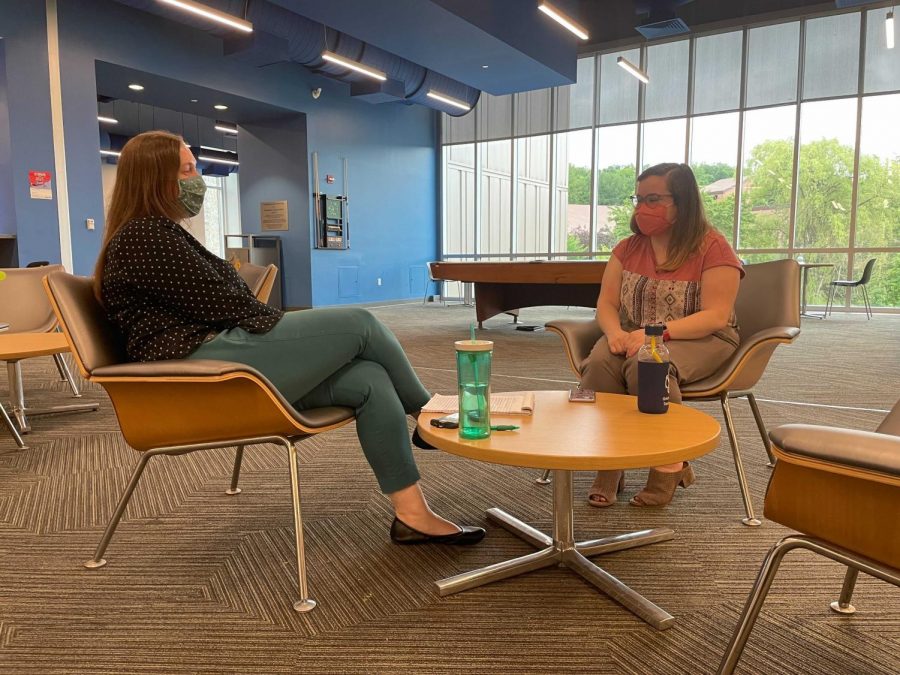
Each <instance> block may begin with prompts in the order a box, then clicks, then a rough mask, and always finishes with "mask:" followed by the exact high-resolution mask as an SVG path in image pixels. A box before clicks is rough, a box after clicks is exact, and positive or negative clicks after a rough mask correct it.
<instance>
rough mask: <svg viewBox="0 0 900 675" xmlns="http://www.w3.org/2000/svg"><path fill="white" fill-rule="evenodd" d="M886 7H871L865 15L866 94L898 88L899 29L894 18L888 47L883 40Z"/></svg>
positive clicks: (899, 70)
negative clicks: (892, 46) (892, 43)
mask: <svg viewBox="0 0 900 675" xmlns="http://www.w3.org/2000/svg"><path fill="white" fill-rule="evenodd" d="M887 12H888V8H887V7H884V8H882V9H873V10H871V11H870V12H868V16H867V17H866V61H865V63H866V72H865V85H864V90H865V92H866V93H867V94H872V93H876V92H881V91H896V90H898V89H900V49H898V47H900V31H898V28H897V23H898V21H900V15H898V17H897V18H895V19H894V42H895V44H896V45H897V46H896V47H894V48H893V49H888V48H887V44H886V42H885V40H886V38H885V33H884V31H885V22H884V19H885V16H887Z"/></svg>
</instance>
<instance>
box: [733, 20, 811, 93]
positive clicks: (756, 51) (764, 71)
mask: <svg viewBox="0 0 900 675" xmlns="http://www.w3.org/2000/svg"><path fill="white" fill-rule="evenodd" d="M747 40H748V47H747V49H748V57H747V83H746V87H747V107H751V108H753V107H756V106H762V105H775V104H777V103H787V102H790V101H796V100H797V64H798V60H799V57H800V22H798V21H794V22H792V23H782V24H776V25H774V26H763V27H761V28H753V29H751V30H750V31H749V32H748V37H747Z"/></svg>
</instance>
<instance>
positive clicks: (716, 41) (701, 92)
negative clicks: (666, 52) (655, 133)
mask: <svg viewBox="0 0 900 675" xmlns="http://www.w3.org/2000/svg"><path fill="white" fill-rule="evenodd" d="M743 41H744V37H743V33H742V32H741V31H735V32H732V33H720V34H719V35H709V36H707V37H701V38H697V42H696V47H695V49H696V52H695V55H694V112H695V113H707V112H718V111H720V110H736V109H737V108H738V106H740V104H741V88H740V87H739V86H735V85H736V84H738V83H740V81H741V59H742V55H743V51H742V50H743Z"/></svg>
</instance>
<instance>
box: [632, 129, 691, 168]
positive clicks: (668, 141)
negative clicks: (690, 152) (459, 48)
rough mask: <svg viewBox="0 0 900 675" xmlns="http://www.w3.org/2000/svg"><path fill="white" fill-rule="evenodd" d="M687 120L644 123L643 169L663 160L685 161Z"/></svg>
mask: <svg viewBox="0 0 900 675" xmlns="http://www.w3.org/2000/svg"><path fill="white" fill-rule="evenodd" d="M686 131H687V120H686V119H685V118H683V117H682V118H680V119H675V120H663V121H662V122H649V123H647V124H645V125H644V131H643V136H644V138H643V146H642V148H641V170H642V171H643V170H644V169H646V168H647V167H648V166H653V165H654V164H662V163H663V162H683V161H684V142H685V136H684V134H685V132H686Z"/></svg>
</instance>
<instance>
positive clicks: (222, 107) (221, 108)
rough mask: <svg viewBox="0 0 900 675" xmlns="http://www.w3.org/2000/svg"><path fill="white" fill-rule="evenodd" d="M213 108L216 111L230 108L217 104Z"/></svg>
mask: <svg viewBox="0 0 900 675" xmlns="http://www.w3.org/2000/svg"><path fill="white" fill-rule="evenodd" d="M213 108H215V109H216V110H228V106H227V105H222V104H221V103H216V104H215V105H214V106H213Z"/></svg>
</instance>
